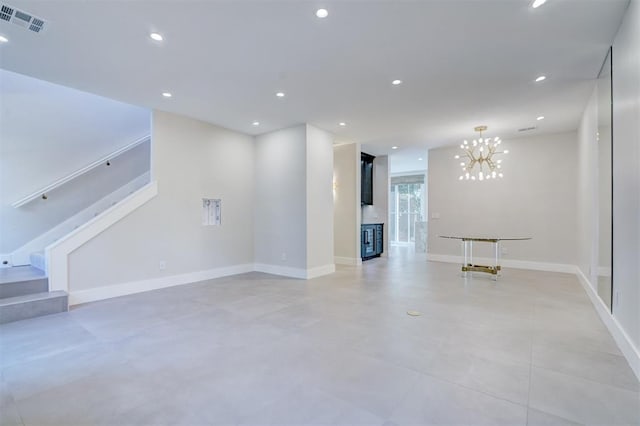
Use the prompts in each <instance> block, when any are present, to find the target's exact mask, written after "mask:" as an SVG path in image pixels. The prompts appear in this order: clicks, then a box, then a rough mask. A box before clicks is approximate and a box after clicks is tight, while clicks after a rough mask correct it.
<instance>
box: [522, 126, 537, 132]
mask: <svg viewBox="0 0 640 426" xmlns="http://www.w3.org/2000/svg"><path fill="white" fill-rule="evenodd" d="M535 129H536V126H532V127H523V128H522V129H518V131H519V132H530V131H531V130H535Z"/></svg>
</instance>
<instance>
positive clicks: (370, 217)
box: [362, 155, 389, 256]
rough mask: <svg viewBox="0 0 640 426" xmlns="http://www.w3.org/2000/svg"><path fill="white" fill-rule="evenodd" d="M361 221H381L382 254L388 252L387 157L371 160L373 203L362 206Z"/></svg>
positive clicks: (381, 156) (380, 156)
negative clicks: (382, 229) (382, 230)
mask: <svg viewBox="0 0 640 426" xmlns="http://www.w3.org/2000/svg"><path fill="white" fill-rule="evenodd" d="M362 223H364V224H366V223H383V224H384V232H383V240H384V247H383V250H384V252H383V256H387V255H388V253H389V157H388V156H386V155H379V156H377V157H376V158H374V160H373V205H370V206H362Z"/></svg>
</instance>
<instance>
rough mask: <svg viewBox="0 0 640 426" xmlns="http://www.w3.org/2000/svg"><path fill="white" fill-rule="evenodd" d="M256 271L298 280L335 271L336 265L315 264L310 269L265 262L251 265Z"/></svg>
mask: <svg viewBox="0 0 640 426" xmlns="http://www.w3.org/2000/svg"><path fill="white" fill-rule="evenodd" d="M253 270H254V271H256V272H264V273H265V274H273V275H280V276H283V277H289V278H298V279H300V280H310V279H312V278H316V277H320V276H322V275H328V274H332V273H334V272H335V271H336V265H334V264H333V263H331V264H328V265H323V266H317V267H315V268H310V269H302V268H290V267H288V266H279V265H268V264H266V263H256V264H255V265H254V267H253Z"/></svg>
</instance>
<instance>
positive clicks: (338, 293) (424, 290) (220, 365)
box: [0, 252, 640, 425]
mask: <svg viewBox="0 0 640 426" xmlns="http://www.w3.org/2000/svg"><path fill="white" fill-rule="evenodd" d="M396 254H398V256H396V257H394V258H392V259H376V260H372V261H369V262H366V263H365V264H364V266H363V267H362V268H361V269H360V268H355V267H338V271H337V272H336V273H335V274H333V275H331V276H327V277H322V278H318V279H314V280H310V281H300V280H294V279H286V278H281V277H276V276H272V275H266V274H260V273H250V274H244V275H240V276H235V277H228V278H222V279H217V280H211V281H206V282H201V283H195V284H190V285H185V286H179V287H173V288H168V289H164V290H159V291H154V292H148V293H142V294H137V295H132V296H126V297H121V298H117V299H111V300H107V301H103V302H96V303H91V304H86V305H81V306H77V307H75V308H73V309H72V310H71V311H70V312H68V313H63V314H57V315H52V316H49V317H43V318H37V319H33V320H26V321H21V322H16V323H11V324H6V325H3V326H0V338H1V341H0V343H1V349H0V351H1V353H0V354H1V362H2V370H1V374H2V377H1V387H0V424H2V425H165V424H166V425H169V424H184V425H204V424H241V425H244V424H256V425H257V424H273V425H281V424H289V425H302V424H354V425H355V424H362V425H365V424H366V425H405V424H420V425H423V424H456V425H458V424H466V425H498V424H504V425H526V424H528V425H549V424H556V425H565V424H566V425H572V424H606V425H614V424H640V393H639V391H640V385H639V383H638V381H637V380H636V378H635V376H634V375H633V373H632V371H631V369H630V368H629V366H628V364H627V362H626V361H625V359H624V358H623V357H622V355H621V354H620V352H619V350H618V349H617V347H616V345H615V343H614V342H613V339H612V338H611V336H610V335H609V334H608V332H607V330H606V329H605V327H604V325H603V324H602V323H601V321H600V320H599V318H598V316H597V314H596V312H595V310H594V309H593V307H592V305H591V303H590V301H589V299H588V298H587V296H586V294H585V293H584V291H583V290H582V288H581V287H580V285H579V283H578V281H577V280H576V278H575V277H574V276H572V275H567V274H557V273H546V272H533V271H523V270H515V269H507V270H505V271H504V276H503V278H502V279H501V280H500V281H498V282H497V283H495V282H493V281H491V280H489V279H487V278H485V277H482V276H476V277H473V278H470V279H467V280H465V279H463V278H461V277H460V276H459V274H458V267H457V266H456V265H451V264H443V263H433V262H426V261H425V260H424V258H421V257H420V256H411V255H408V254H407V253H402V252H396ZM407 310H417V311H420V312H422V315H421V316H418V317H412V316H408V315H407V314H406V312H407Z"/></svg>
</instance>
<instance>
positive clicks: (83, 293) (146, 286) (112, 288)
mask: <svg viewBox="0 0 640 426" xmlns="http://www.w3.org/2000/svg"><path fill="white" fill-rule="evenodd" d="M252 271H253V264H241V265H234V266H227V267H223V268H215V269H209V270H205V271H196V272H189V273H186V274H178V275H170V276H166V277H159V278H152V279H148V280H140V281H131V282H127V283H122V284H114V285H109V286H104V287H97V288H92V289H89V290H79V291H72V292H70V293H69V305H78V304H80V303H87V302H95V301H96V300H104V299H110V298H112V297H118V296H126V295H128V294H135V293H142V292H145V291H150V290H158V289H161V288H166V287H173V286H177V285H184V284H191V283H195V282H198V281H204V280H211V279H214V278H220V277H226V276H229V275H237V274H243V273H246V272H252Z"/></svg>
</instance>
